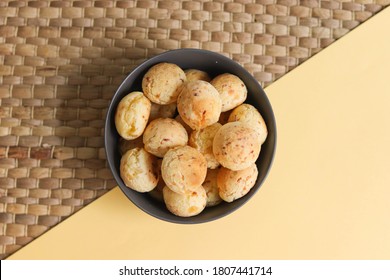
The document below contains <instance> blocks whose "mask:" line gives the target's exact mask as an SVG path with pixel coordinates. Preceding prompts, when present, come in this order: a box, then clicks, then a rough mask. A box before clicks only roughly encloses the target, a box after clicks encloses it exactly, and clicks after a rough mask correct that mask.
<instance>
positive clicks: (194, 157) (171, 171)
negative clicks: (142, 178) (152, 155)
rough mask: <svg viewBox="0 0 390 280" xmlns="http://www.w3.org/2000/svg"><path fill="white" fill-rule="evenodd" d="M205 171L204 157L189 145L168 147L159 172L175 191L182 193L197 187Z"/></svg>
mask: <svg viewBox="0 0 390 280" xmlns="http://www.w3.org/2000/svg"><path fill="white" fill-rule="evenodd" d="M206 173H207V162H206V159H205V158H204V156H203V155H202V154H201V153H200V152H198V151H197V150H196V149H194V148H192V147H190V146H183V147H176V148H173V149H170V150H169V151H168V152H167V153H166V154H165V156H164V158H163V161H162V166H161V174H162V177H163V179H164V182H165V184H166V185H167V186H168V187H169V188H170V189H171V190H172V191H174V192H177V193H182V194H183V193H186V192H188V191H193V190H194V189H196V188H198V187H199V186H200V185H201V184H202V183H203V181H204V179H205V177H206Z"/></svg>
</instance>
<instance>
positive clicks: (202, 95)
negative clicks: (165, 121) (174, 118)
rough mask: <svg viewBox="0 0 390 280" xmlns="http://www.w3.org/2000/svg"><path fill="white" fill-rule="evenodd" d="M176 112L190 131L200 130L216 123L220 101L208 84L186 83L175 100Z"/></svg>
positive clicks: (198, 82) (203, 82)
mask: <svg viewBox="0 0 390 280" xmlns="http://www.w3.org/2000/svg"><path fill="white" fill-rule="evenodd" d="M177 110H178V112H179V114H180V116H181V118H182V119H183V121H184V122H185V123H186V124H188V125H189V126H190V127H191V128H192V129H194V130H197V129H202V128H205V127H206V126H209V125H212V124H213V123H216V122H217V121H218V119H219V115H220V114H221V99H220V97H219V94H218V92H217V90H216V89H215V88H214V87H213V86H212V85H211V84H210V83H208V82H205V81H193V82H188V83H186V84H185V85H184V87H183V90H182V91H181V93H180V95H179V98H178V99H177Z"/></svg>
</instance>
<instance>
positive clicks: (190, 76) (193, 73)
mask: <svg viewBox="0 0 390 280" xmlns="http://www.w3.org/2000/svg"><path fill="white" fill-rule="evenodd" d="M184 73H186V77H187V82H191V81H198V80H202V81H206V82H210V80H211V79H210V76H209V74H207V72H205V71H201V70H198V69H187V70H185V71H184Z"/></svg>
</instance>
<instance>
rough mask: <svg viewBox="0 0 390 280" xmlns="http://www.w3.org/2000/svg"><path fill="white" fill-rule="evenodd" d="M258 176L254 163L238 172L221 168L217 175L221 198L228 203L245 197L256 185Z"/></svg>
mask: <svg viewBox="0 0 390 280" xmlns="http://www.w3.org/2000/svg"><path fill="white" fill-rule="evenodd" d="M257 175H258V171H257V166H256V164H254V163H253V164H251V165H250V166H249V167H248V168H245V169H243V170H238V171H233V170H230V169H227V168H224V167H221V168H220V169H219V171H218V175H217V185H218V190H219V196H220V197H221V198H222V199H223V200H224V201H226V202H232V201H234V200H236V199H239V198H241V197H243V196H244V195H246V194H247V193H248V192H249V191H250V190H251V188H252V187H253V186H254V185H255V183H256V180H257Z"/></svg>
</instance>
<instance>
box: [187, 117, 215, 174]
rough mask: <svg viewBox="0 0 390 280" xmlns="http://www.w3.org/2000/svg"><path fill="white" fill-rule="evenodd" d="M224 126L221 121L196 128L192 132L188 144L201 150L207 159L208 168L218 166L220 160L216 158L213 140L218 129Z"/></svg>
mask: <svg viewBox="0 0 390 280" xmlns="http://www.w3.org/2000/svg"><path fill="white" fill-rule="evenodd" d="M221 127H222V125H221V124H220V123H215V124H212V125H210V126H207V127H205V128H202V129H200V130H194V131H193V132H192V133H191V136H190V139H189V140H188V144H189V145H190V146H191V147H193V148H195V149H197V150H198V151H199V152H201V153H202V154H203V155H204V157H205V158H206V161H207V168H211V169H214V168H217V167H218V166H219V162H218V161H217V160H216V159H215V157H214V153H213V140H214V136H215V134H216V133H217V131H218V130H219V129H220V128H221Z"/></svg>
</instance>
